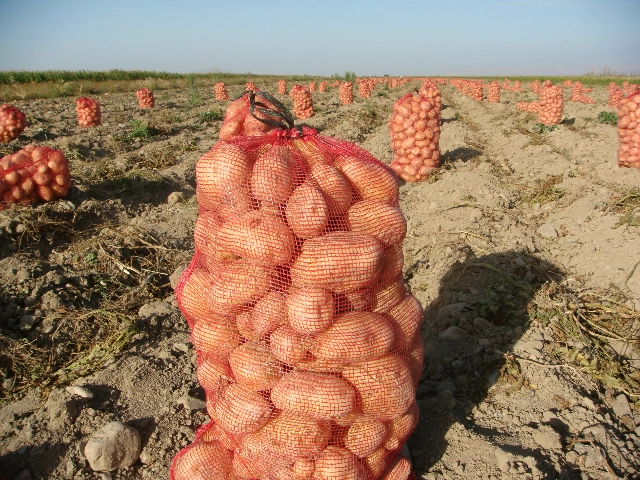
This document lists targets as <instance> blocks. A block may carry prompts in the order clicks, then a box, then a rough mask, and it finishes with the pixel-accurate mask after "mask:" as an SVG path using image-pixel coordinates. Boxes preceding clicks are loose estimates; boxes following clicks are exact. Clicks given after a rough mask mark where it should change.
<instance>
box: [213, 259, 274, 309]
mask: <svg viewBox="0 0 640 480" xmlns="http://www.w3.org/2000/svg"><path fill="white" fill-rule="evenodd" d="M212 271H213V274H212V275H210V277H209V278H210V281H209V285H210V287H209V291H208V298H207V300H208V305H209V309H210V311H213V312H219V313H222V314H227V313H234V312H235V313H237V312H239V311H240V310H241V308H242V306H243V305H245V304H247V303H249V302H252V301H255V300H257V299H259V298H260V297H262V296H263V295H264V294H266V293H267V291H268V289H269V284H270V280H271V269H270V268H268V267H265V266H261V265H252V264H250V263H245V262H242V261H235V262H225V263H217V264H215V270H213V269H212Z"/></svg>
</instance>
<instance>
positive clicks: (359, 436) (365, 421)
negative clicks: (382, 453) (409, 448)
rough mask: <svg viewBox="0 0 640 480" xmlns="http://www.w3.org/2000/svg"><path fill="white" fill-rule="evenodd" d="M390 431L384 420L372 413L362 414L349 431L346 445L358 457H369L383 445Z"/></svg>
mask: <svg viewBox="0 0 640 480" xmlns="http://www.w3.org/2000/svg"><path fill="white" fill-rule="evenodd" d="M388 431H389V428H388V427H387V424H386V423H384V422H383V421H382V420H379V419H377V418H376V417H374V416H371V415H360V416H358V417H357V418H356V420H355V421H354V422H353V424H351V426H350V427H349V430H348V431H347V436H346V438H345V447H347V448H348V449H349V450H350V451H351V453H353V454H354V455H355V456H357V457H361V458H362V457H367V456H369V455H371V454H372V453H373V452H375V451H376V450H377V449H378V448H380V446H382V444H383V443H384V441H385V439H386V438H387V434H388Z"/></svg>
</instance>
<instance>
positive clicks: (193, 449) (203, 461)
mask: <svg viewBox="0 0 640 480" xmlns="http://www.w3.org/2000/svg"><path fill="white" fill-rule="evenodd" d="M231 462H232V455H231V452H229V451H228V450H227V449H225V448H224V447H223V446H222V445H221V444H220V443H219V442H197V443H194V444H193V445H191V446H189V447H187V448H186V449H184V450H182V451H181V452H180V453H178V455H176V456H175V457H174V459H173V461H172V462H171V470H172V472H173V477H172V480H228V478H229V472H230V471H231Z"/></svg>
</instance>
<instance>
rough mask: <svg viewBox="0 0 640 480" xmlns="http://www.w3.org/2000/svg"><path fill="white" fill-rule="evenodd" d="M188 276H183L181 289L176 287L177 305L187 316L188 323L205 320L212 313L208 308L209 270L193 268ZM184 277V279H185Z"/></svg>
mask: <svg viewBox="0 0 640 480" xmlns="http://www.w3.org/2000/svg"><path fill="white" fill-rule="evenodd" d="M186 274H187V275H188V276H187V277H185V276H184V275H185V274H183V277H182V279H181V281H184V284H183V285H182V290H180V287H178V294H177V298H178V306H179V307H180V311H181V312H182V313H183V315H184V316H185V317H186V318H187V321H188V322H189V324H190V325H191V324H193V323H194V322H198V321H200V320H202V321H206V320H207V319H208V318H209V317H210V316H211V314H212V311H211V309H210V308H209V301H208V298H209V290H210V288H211V281H212V280H211V276H210V275H209V272H207V271H206V270H203V269H201V268H194V269H193V271H191V273H188V272H187V273H186ZM185 278H186V279H185Z"/></svg>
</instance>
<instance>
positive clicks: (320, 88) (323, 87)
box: [318, 82, 327, 92]
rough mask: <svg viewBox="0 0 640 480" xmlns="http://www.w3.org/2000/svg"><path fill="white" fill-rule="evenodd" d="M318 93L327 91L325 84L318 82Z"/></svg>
mask: <svg viewBox="0 0 640 480" xmlns="http://www.w3.org/2000/svg"><path fill="white" fill-rule="evenodd" d="M318 91H319V92H326V91H327V82H320V85H319V86H318Z"/></svg>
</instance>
